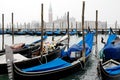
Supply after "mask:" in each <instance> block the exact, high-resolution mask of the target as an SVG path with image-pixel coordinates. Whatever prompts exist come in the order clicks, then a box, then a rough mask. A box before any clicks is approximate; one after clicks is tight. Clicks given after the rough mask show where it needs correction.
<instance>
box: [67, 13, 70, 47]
mask: <svg viewBox="0 0 120 80" xmlns="http://www.w3.org/2000/svg"><path fill="white" fill-rule="evenodd" d="M67 25H68V29H67V34H68V46H67V49H69V40H70V35H69V12H67Z"/></svg>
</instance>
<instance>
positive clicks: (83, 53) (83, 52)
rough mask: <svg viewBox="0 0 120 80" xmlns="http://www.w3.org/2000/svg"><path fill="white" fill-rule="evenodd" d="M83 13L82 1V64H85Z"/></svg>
mask: <svg viewBox="0 0 120 80" xmlns="http://www.w3.org/2000/svg"><path fill="white" fill-rule="evenodd" d="M84 12H85V1H83V8H82V33H83V36H82V38H83V50H82V57H83V62H85V37H84Z"/></svg>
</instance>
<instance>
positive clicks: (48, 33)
mask: <svg viewBox="0 0 120 80" xmlns="http://www.w3.org/2000/svg"><path fill="white" fill-rule="evenodd" d="M45 34H46V35H48V36H52V35H53V31H45Z"/></svg>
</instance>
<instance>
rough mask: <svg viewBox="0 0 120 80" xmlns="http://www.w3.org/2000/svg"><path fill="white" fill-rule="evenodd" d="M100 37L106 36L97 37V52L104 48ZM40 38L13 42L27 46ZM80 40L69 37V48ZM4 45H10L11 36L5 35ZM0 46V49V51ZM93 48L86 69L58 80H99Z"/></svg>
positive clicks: (0, 79) (2, 78)
mask: <svg viewBox="0 0 120 80" xmlns="http://www.w3.org/2000/svg"><path fill="white" fill-rule="evenodd" d="M60 37H61V36H56V37H55V40H57V39H58V38H60ZM101 37H104V38H105V41H106V40H107V37H108V36H106V35H98V49H97V50H98V51H99V50H100V49H101V48H102V47H103V46H104V45H103V44H101V42H100V40H101ZM40 38H41V37H40V36H28V35H25V36H15V38H14V40H15V42H14V43H15V44H16V43H26V44H29V43H31V42H33V41H35V40H38V39H40ZM81 39H82V37H79V36H76V35H74V36H70V46H71V45H73V44H75V43H78V42H79V41H80V40H81ZM51 40H52V37H51V36H49V37H48V39H47V41H51ZM0 41H2V36H1V35H0ZM5 44H6V45H11V44H12V36H11V35H5ZM0 45H1V46H2V42H0ZM1 46H0V49H1ZM95 55H96V53H95V46H93V50H92V55H91V57H90V60H89V61H88V62H87V64H86V67H85V69H84V70H81V71H78V72H77V73H75V74H72V75H70V76H67V77H65V78H62V79H60V80H99V79H98V77H97V70H96V68H97V63H98V59H97V57H96V56H95ZM0 80H8V77H7V75H0Z"/></svg>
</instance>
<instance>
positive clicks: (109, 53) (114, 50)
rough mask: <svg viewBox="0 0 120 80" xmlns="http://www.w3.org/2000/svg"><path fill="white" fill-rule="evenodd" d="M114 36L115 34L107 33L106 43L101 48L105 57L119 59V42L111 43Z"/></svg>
mask: <svg viewBox="0 0 120 80" xmlns="http://www.w3.org/2000/svg"><path fill="white" fill-rule="evenodd" d="M116 38H117V35H116V34H110V35H109V37H108V40H107V44H106V45H105V46H104V48H103V53H104V56H105V59H120V44H113V43H112V42H113V41H114V40H115V39H116Z"/></svg>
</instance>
